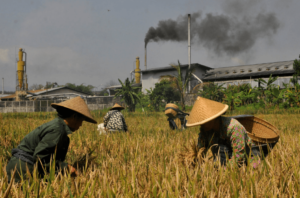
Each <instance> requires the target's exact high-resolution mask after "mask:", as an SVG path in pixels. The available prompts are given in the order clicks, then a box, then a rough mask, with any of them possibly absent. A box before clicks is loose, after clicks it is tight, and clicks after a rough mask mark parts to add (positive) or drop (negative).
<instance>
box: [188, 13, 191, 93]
mask: <svg viewBox="0 0 300 198" xmlns="http://www.w3.org/2000/svg"><path fill="white" fill-rule="evenodd" d="M188 59H189V70H190V69H191V14H188ZM190 92H191V81H189V85H188V93H190Z"/></svg>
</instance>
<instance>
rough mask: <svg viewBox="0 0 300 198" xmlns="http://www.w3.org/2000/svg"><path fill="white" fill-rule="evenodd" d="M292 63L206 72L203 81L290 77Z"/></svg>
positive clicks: (274, 63)
mask: <svg viewBox="0 0 300 198" xmlns="http://www.w3.org/2000/svg"><path fill="white" fill-rule="evenodd" d="M293 63H294V61H281V62H273V63H260V64H254V65H241V66H232V67H221V68H215V69H211V70H208V71H207V73H206V75H205V76H206V77H205V78H204V79H203V80H205V81H211V80H224V79H233V78H250V77H253V78H255V77H263V76H270V75H271V74H272V75H292V74H293V73H294V69H293Z"/></svg>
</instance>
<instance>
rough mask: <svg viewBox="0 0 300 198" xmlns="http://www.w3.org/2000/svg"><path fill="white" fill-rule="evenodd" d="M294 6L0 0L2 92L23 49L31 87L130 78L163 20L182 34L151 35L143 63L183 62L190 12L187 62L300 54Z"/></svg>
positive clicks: (273, 1) (243, 1) (237, 0)
mask: <svg viewBox="0 0 300 198" xmlns="http://www.w3.org/2000/svg"><path fill="white" fill-rule="evenodd" d="M299 8H300V1H299V0H285V1H282V0H211V1H206V0H151V1H149V0H148V1H144V0H106V1H105V0H102V1H99V0H80V1H79V0H47V1H46V0H31V1H30V0H28V1H24V0H1V6H0V38H1V39H0V78H1V79H2V78H3V77H4V79H5V82H4V85H5V90H14V89H15V86H16V58H17V56H16V55H17V51H18V49H19V48H24V49H25V51H26V52H27V59H28V62H27V74H28V83H29V86H31V85H32V84H35V83H37V84H45V83H46V81H51V82H57V83H58V84H66V83H68V82H70V83H75V84H81V83H85V84H86V85H88V84H91V85H93V86H95V87H98V89H99V90H100V88H101V87H103V86H104V85H105V84H106V83H107V82H109V81H111V80H114V81H117V79H118V78H120V79H121V80H124V79H125V78H126V77H129V76H130V74H129V73H130V71H131V70H133V67H134V62H135V58H136V57H137V56H139V57H140V60H141V69H144V44H145V43H144V39H145V36H146V33H147V32H148V30H149V28H150V27H153V28H154V29H156V30H158V28H157V27H158V26H159V24H167V23H168V22H171V23H172V24H175V25H177V26H176V28H175V30H178V31H182V32H183V36H182V37H180V39H179V40H178V41H177V40H176V39H173V40H172V39H170V40H168V38H166V39H156V41H157V42H154V41H153V40H152V41H151V40H150V42H149V43H148V45H147V51H148V58H147V63H148V68H157V67H163V66H168V65H169V64H170V63H175V62H177V60H179V61H180V62H181V63H182V64H186V63H188V50H187V41H186V40H185V35H186V34H185V31H186V30H187V29H185V27H184V24H185V22H184V20H186V17H187V14H188V13H191V14H192V17H194V20H196V21H194V25H193V23H192V28H193V34H194V35H195V37H193V40H192V63H200V64H203V65H206V66H210V67H225V66H234V65H242V64H255V63H264V62H276V61H285V60H293V59H295V58H298V56H299V54H300V49H299V47H298V46H300V39H299V35H300V25H299V19H300V12H299ZM168 27H169V26H168ZM182 27H184V30H182ZM186 28H187V24H186ZM182 32H181V33H182ZM172 33H173V32H172V29H171V32H168V33H164V34H163V36H166V35H167V36H169V35H171V34H172ZM178 35H179V33H178ZM164 38H165V37H164ZM1 85H2V81H1Z"/></svg>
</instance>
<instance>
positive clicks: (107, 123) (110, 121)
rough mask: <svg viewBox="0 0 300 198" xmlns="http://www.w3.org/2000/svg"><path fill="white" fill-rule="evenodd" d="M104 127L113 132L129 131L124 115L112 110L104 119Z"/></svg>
mask: <svg viewBox="0 0 300 198" xmlns="http://www.w3.org/2000/svg"><path fill="white" fill-rule="evenodd" d="M103 122H104V127H105V128H107V129H113V130H124V131H127V125H126V122H125V119H124V116H123V114H122V113H121V112H120V111H118V110H111V111H109V112H107V114H106V115H105V116H104V118H103Z"/></svg>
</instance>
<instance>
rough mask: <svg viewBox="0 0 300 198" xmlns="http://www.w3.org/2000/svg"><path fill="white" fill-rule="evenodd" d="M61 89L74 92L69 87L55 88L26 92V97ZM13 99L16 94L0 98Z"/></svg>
mask: <svg viewBox="0 0 300 198" xmlns="http://www.w3.org/2000/svg"><path fill="white" fill-rule="evenodd" d="M63 88H66V89H71V90H74V89H72V88H69V87H55V88H50V89H38V90H30V91H28V92H27V93H28V94H27V96H26V97H31V96H33V95H40V94H43V93H48V92H51V91H54V90H58V89H63ZM74 91H76V92H80V93H84V92H81V91H77V90H74ZM30 93H32V94H30ZM84 94H86V93H84ZM15 97H16V94H12V95H8V96H6V97H2V98H0V99H10V98H15Z"/></svg>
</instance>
